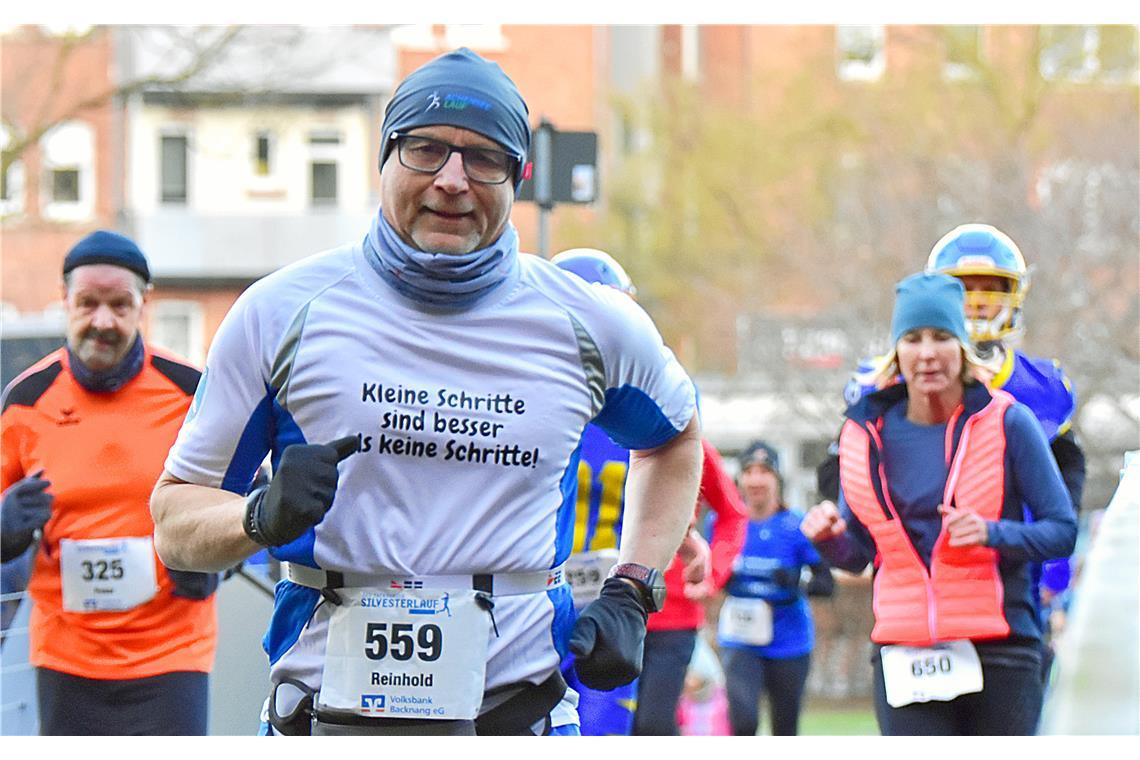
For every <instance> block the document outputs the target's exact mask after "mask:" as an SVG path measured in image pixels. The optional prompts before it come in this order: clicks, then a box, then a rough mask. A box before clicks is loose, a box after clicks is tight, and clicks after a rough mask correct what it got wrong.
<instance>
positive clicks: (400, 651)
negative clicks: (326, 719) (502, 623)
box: [318, 589, 491, 720]
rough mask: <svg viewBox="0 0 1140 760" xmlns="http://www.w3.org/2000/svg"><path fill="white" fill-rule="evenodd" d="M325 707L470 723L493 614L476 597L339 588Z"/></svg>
mask: <svg viewBox="0 0 1140 760" xmlns="http://www.w3.org/2000/svg"><path fill="white" fill-rule="evenodd" d="M338 594H339V595H340V597H341V599H342V600H343V604H342V605H340V606H338V607H336V608H335V609H334V610H333V613H332V616H331V617H330V619H329V631H328V641H327V646H326V649H325V668H324V675H323V677H322V680H321V691H320V695H319V698H318V704H319V706H320V707H321V708H322V709H325V710H335V711H341V712H349V713H355V714H357V715H363V716H368V717H376V718H430V719H437V720H438V719H449V720H454V719H467V720H469V719H472V718H474V717H475V716H476V715H477V714H478V712H479V706H480V704H481V703H482V701H483V682H484V675H485V673H484V672H485V670H486V662H487V642H488V639H489V636H490V627H491V623H490V616H489V615H488V614H487V613H486V612H485V611H484V610H483V609H482V608H480V607H479V605H478V604H477V603H476V599H475V592H474V591H425V590H399V591H395V590H392V591H389V590H383V589H338Z"/></svg>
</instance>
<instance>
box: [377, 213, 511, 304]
mask: <svg viewBox="0 0 1140 760" xmlns="http://www.w3.org/2000/svg"><path fill="white" fill-rule="evenodd" d="M364 258H365V259H366V260H367V261H368V263H369V264H371V265H372V268H373V269H375V270H376V272H377V274H379V275H380V277H381V278H383V280H384V281H385V282H386V283H388V284H389V285H391V286H392V287H393V288H394V289H395V290H396V291H397V292H398V293H400V294H401V295H403V296H405V297H407V298H410V299H411V300H413V301H417V302H419V303H423V304H428V305H430V306H436V307H443V308H452V309H462V308H466V307H468V306H471V305H472V304H474V303H476V302H478V301H479V299H480V298H482V297H483V296H485V295H486V294H487V293H489V292H491V291H492V290H494V289H495V287H496V286H497V285H499V284H500V283H502V282H503V281H504V280H505V279H507V277H509V276H510V275H511V273H512V272H513V271H514V270H515V268H516V267H517V266H518V260H519V234H518V231H517V230H515V227H514V225H513V224H507V228H506V229H505V230H504V231H503V234H502V235H500V236H499V239H498V240H496V241H495V242H494V243H492V244H491V245H490V246H488V247H487V248H483V249H480V250H477V251H472V252H470V253H463V254H450V253H428V252H426V251H421V250H419V249H417V248H413V247H412V246H410V245H408V244H407V243H405V242H404V241H403V240H401V239H400V236H399V235H397V234H396V231H395V230H394V229H392V227H391V225H389V224H388V221H387V220H386V219H385V218H384V214H383V212H382V211H380V210H377V211H376V217H375V218H374V219H373V220H372V228H371V229H369V231H368V235H367V236H366V237H365V238H364Z"/></svg>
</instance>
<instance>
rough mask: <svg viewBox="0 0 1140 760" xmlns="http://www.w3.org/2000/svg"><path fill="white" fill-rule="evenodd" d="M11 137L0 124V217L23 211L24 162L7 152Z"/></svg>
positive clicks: (12, 153)
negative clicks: (1, 165)
mask: <svg viewBox="0 0 1140 760" xmlns="http://www.w3.org/2000/svg"><path fill="white" fill-rule="evenodd" d="M10 143H11V135H9V133H8V129H7V128H6V127H5V126H4V125H2V124H0V151H3V168H2V169H0V215H3V216H6V215H8V214H18V213H20V212H21V211H23V210H24V162H23V161H21V160H20V159H19V158H18V157H17V156H16V155H15V154H14V152H13V151H10V150H8V146H9V144H10Z"/></svg>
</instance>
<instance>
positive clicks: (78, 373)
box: [67, 333, 146, 393]
mask: <svg viewBox="0 0 1140 760" xmlns="http://www.w3.org/2000/svg"><path fill="white" fill-rule="evenodd" d="M145 355H146V352H145V351H143V342H142V335H140V334H139V333H135V342H134V343H132V344H131V348H130V350H129V351H127V355H126V356H124V357H123V358H122V360H121V361H120V362H119V363H118V364H116V365H115V366H114V367H111V368H110V369H107V370H102V371H99V372H96V371H95V370H93V369H88V368H87V365H86V364H84V363H83V362H82V361H80V360H79V357H78V356H76V355H75V352H74V351H72V350H71V346H68V347H67V357H68V365H67V366H68V368H69V369H70V370H71V376H72V377H74V378H75V382H77V383H79V384H80V385H81V386H83V388H85V389H86V390H89V391H91V392H92V393H114V392H115V391H117V390H119V389H120V388H122V387H123V386H124V385H126V384H127V383H128V382H130V381H131V380H133V379H134V377H135V376H136V375H137V374H138V373H140V372H142V368H143V359H144V357H145Z"/></svg>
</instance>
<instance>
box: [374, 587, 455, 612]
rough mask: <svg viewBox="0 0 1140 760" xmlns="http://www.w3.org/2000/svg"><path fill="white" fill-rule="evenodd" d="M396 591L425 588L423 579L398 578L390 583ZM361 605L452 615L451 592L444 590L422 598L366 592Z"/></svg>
mask: <svg viewBox="0 0 1140 760" xmlns="http://www.w3.org/2000/svg"><path fill="white" fill-rule="evenodd" d="M389 586H390V588H391V589H392V590H394V591H398V590H406V589H419V588H423V581H416V580H411V579H408V580H397V581H392V582H391V583H390V584H389ZM360 606H361V607H374V608H381V609H386V610H407V612H408V614H409V615H439V614H441V613H446V614H447V616H448V617H451V594H449V593H448V592H446V591H444V592H443V593H442V594H441V595H439V596H438V597H434V598H427V599H421V598H416V597H407V596H380V595H378V594H365V595H364V596H362V597H361V598H360Z"/></svg>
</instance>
